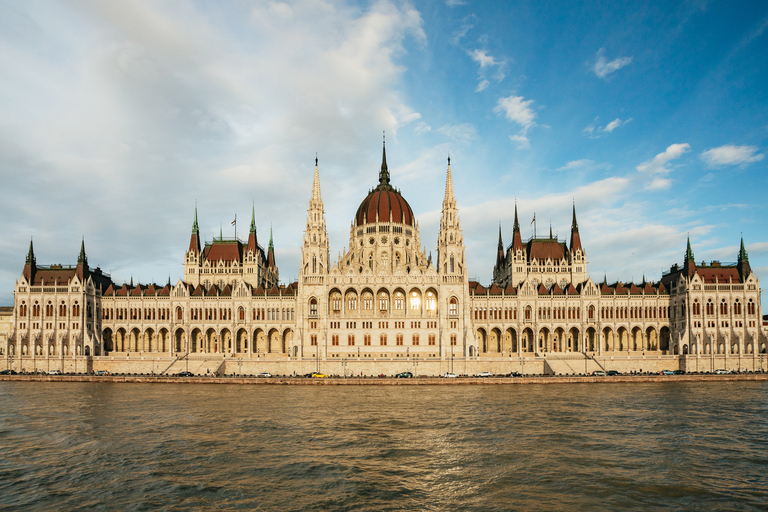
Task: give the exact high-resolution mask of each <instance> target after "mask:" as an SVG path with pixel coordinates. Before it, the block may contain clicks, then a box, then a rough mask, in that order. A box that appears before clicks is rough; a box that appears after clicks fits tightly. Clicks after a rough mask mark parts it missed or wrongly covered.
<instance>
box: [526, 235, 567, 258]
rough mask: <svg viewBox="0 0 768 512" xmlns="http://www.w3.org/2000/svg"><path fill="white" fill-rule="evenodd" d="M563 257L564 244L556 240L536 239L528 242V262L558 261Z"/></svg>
mask: <svg viewBox="0 0 768 512" xmlns="http://www.w3.org/2000/svg"><path fill="white" fill-rule="evenodd" d="M564 257H565V244H564V243H561V242H558V241H557V239H556V238H544V239H541V238H537V239H534V240H530V241H529V242H528V260H529V261H530V260H532V259H534V258H535V259H537V260H539V261H540V262H543V261H546V260H547V259H550V260H552V261H560V260H562V259H563V258H564Z"/></svg>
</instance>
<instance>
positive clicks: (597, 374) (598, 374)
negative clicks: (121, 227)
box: [592, 370, 605, 377]
mask: <svg viewBox="0 0 768 512" xmlns="http://www.w3.org/2000/svg"><path fill="white" fill-rule="evenodd" d="M592 375H593V376H595V377H605V372H604V371H603V370H595V371H593V372H592Z"/></svg>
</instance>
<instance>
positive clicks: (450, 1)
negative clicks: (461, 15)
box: [445, 0, 467, 7]
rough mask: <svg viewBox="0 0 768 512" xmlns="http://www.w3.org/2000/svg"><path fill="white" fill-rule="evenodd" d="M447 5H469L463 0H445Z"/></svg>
mask: <svg viewBox="0 0 768 512" xmlns="http://www.w3.org/2000/svg"><path fill="white" fill-rule="evenodd" d="M445 5H447V6H448V7H458V6H460V5H467V2H464V1H463V0H445Z"/></svg>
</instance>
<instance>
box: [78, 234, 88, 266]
mask: <svg viewBox="0 0 768 512" xmlns="http://www.w3.org/2000/svg"><path fill="white" fill-rule="evenodd" d="M77 262H78V263H84V264H86V265H87V264H88V258H86V257H85V237H83V239H82V240H81V242H80V255H79V256H78V257H77Z"/></svg>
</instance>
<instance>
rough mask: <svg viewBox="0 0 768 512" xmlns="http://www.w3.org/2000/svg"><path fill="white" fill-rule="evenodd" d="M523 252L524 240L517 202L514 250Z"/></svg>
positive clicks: (513, 240)
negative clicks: (518, 217)
mask: <svg viewBox="0 0 768 512" xmlns="http://www.w3.org/2000/svg"><path fill="white" fill-rule="evenodd" d="M518 249H519V250H523V239H522V236H521V235H520V222H518V220H517V201H515V227H514V232H513V234H512V250H513V251H517V250H518Z"/></svg>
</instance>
